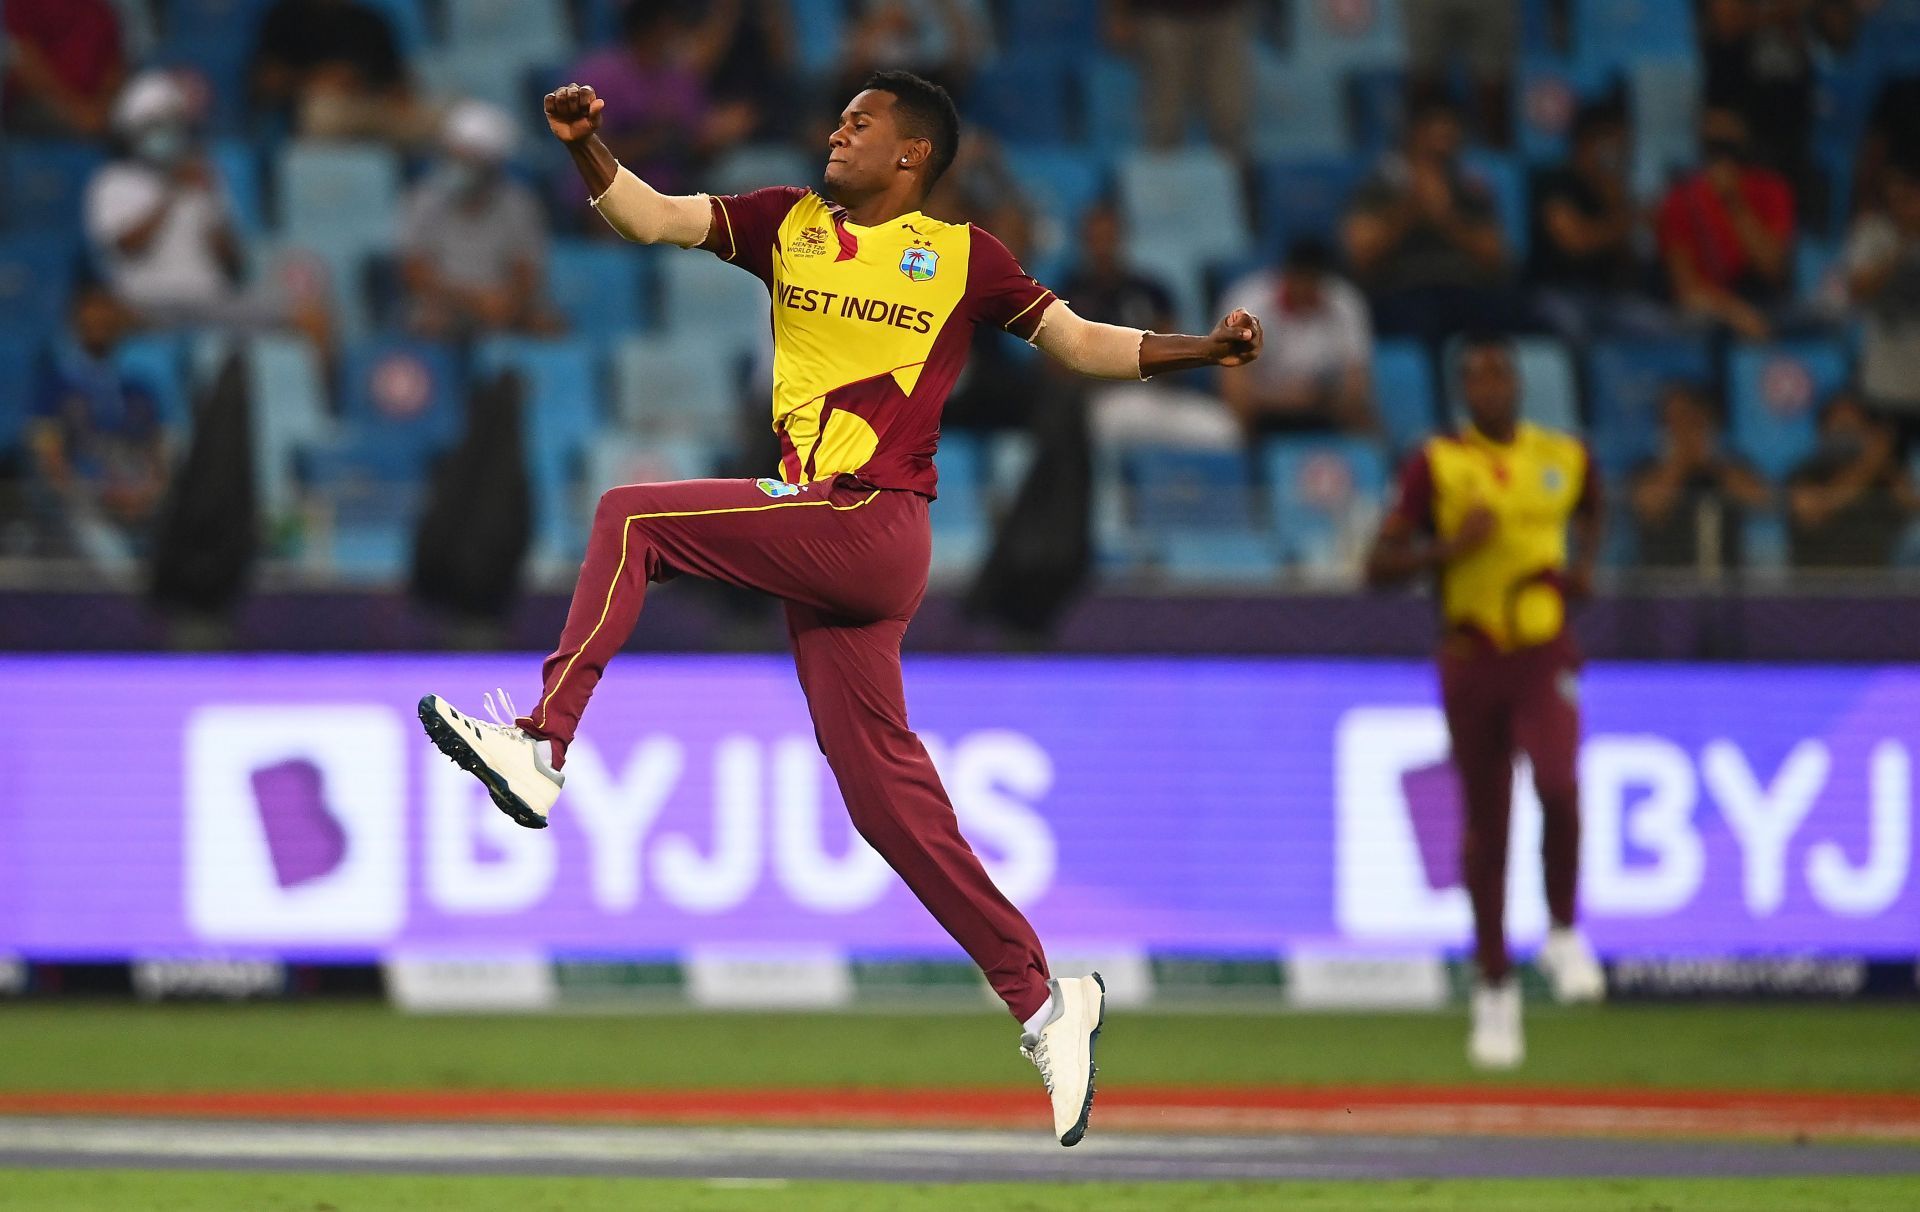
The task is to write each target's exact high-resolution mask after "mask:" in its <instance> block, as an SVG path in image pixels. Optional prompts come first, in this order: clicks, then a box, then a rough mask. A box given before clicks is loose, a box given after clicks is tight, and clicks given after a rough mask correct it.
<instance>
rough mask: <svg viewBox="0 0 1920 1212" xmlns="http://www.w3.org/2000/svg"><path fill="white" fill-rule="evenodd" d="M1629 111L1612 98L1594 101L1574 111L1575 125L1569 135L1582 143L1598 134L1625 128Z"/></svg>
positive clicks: (1574, 140)
mask: <svg viewBox="0 0 1920 1212" xmlns="http://www.w3.org/2000/svg"><path fill="white" fill-rule="evenodd" d="M1626 127H1627V111H1626V109H1625V107H1623V106H1622V105H1621V104H1620V103H1619V102H1617V101H1613V100H1611V99H1609V100H1606V101H1592V102H1588V103H1587V104H1585V105H1582V106H1581V107H1580V108H1579V109H1577V110H1575V111H1574V115H1573V127H1572V129H1571V130H1569V131H1568V132H1567V133H1568V136H1569V137H1570V138H1571V139H1572V140H1573V142H1575V143H1581V142H1584V141H1586V140H1587V139H1590V138H1592V137H1593V136H1595V135H1597V134H1602V133H1605V132H1610V131H1616V130H1625V129H1626Z"/></svg>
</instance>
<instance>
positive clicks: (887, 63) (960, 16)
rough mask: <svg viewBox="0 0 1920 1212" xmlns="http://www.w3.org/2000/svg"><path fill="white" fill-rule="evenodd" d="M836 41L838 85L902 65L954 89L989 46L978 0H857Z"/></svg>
mask: <svg viewBox="0 0 1920 1212" xmlns="http://www.w3.org/2000/svg"><path fill="white" fill-rule="evenodd" d="M850 7H851V8H852V9H853V10H854V11H853V18H852V20H851V21H850V22H849V23H848V28H847V32H846V35H845V37H844V38H843V40H842V43H843V45H844V46H845V47H846V51H845V53H844V56H843V58H842V61H841V64H840V71H841V77H842V86H841V89H840V90H839V91H842V92H844V91H846V89H847V88H848V87H851V86H854V85H857V83H858V82H859V81H860V80H862V79H864V78H865V77H866V76H867V74H868V73H869V72H872V71H876V70H881V69H894V68H903V69H905V70H907V71H910V72H917V73H918V74H920V75H923V76H930V77H932V78H934V79H936V80H942V81H944V82H945V83H946V84H947V86H948V87H949V88H950V89H952V90H953V91H954V92H955V93H956V94H958V93H961V92H963V91H964V89H963V87H962V86H964V84H965V82H966V80H967V78H968V77H969V76H970V75H971V74H972V72H973V69H974V68H975V67H977V66H978V65H979V63H980V60H981V59H982V58H983V57H985V56H986V55H987V54H989V53H991V51H992V50H993V23H992V20H991V18H990V17H989V16H988V13H987V9H986V6H985V4H984V3H982V0H859V2H858V3H855V4H854V5H852V6H850Z"/></svg>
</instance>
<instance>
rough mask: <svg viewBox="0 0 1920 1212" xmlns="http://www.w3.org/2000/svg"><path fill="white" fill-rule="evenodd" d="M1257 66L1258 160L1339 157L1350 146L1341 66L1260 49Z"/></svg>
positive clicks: (1254, 141)
mask: <svg viewBox="0 0 1920 1212" xmlns="http://www.w3.org/2000/svg"><path fill="white" fill-rule="evenodd" d="M1296 7H1298V6H1296ZM1253 67H1254V77H1253V93H1254V102H1253V104H1254V113H1255V114H1257V115H1258V117H1257V118H1256V120H1255V121H1254V122H1253V127H1252V130H1251V131H1250V133H1249V137H1250V146H1251V149H1252V152H1253V155H1254V157H1255V158H1256V159H1260V160H1276V159H1283V158H1288V157H1293V158H1299V157H1305V156H1334V155H1339V154H1340V153H1342V152H1344V151H1346V150H1347V149H1348V145H1349V140H1348V138H1347V104H1346V95H1345V92H1344V87H1343V77H1342V76H1341V75H1340V71H1339V69H1338V68H1335V67H1331V66H1329V65H1327V64H1323V63H1320V62H1318V61H1316V60H1304V61H1303V60H1299V59H1295V60H1292V61H1286V60H1282V59H1280V58H1279V57H1278V56H1275V55H1272V54H1270V53H1267V52H1265V51H1263V50H1258V49H1256V52H1255V55H1254V63H1253Z"/></svg>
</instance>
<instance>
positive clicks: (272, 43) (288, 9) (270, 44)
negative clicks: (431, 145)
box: [253, 0, 435, 146]
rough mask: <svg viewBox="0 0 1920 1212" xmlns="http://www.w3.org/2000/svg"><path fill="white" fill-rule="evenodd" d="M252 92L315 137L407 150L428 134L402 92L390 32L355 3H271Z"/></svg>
mask: <svg viewBox="0 0 1920 1212" xmlns="http://www.w3.org/2000/svg"><path fill="white" fill-rule="evenodd" d="M253 93H254V99H255V102H256V104H258V105H259V106H261V107H262V108H264V109H266V110H268V111H269V112H277V113H282V114H285V115H288V116H289V117H291V118H292V119H293V120H294V124H295V128H296V129H297V130H299V131H300V133H302V134H306V135H312V136H314V137H316V138H323V139H384V140H386V141H388V142H391V143H394V144H397V145H400V146H413V145H416V144H422V143H427V142H430V141H431V140H432V137H433V132H434V129H435V119H434V115H433V113H432V111H431V109H429V108H428V107H426V106H424V105H422V104H421V103H420V102H419V100H418V99H417V98H415V97H414V95H413V93H412V91H411V89H410V88H409V87H408V82H407V71H406V64H405V62H404V60H403V59H402V58H401V55H400V46H399V42H398V40H397V39H396V38H395V37H394V32H393V26H392V25H391V24H390V23H389V22H388V20H387V18H386V16H385V15H384V14H382V13H381V12H380V11H379V10H378V9H376V8H374V7H373V6H371V5H367V4H362V3H359V2H358V0H277V2H276V3H275V4H274V6H273V7H272V8H270V9H268V10H267V14H266V16H265V17H264V18H263V19H262V21H261V24H260V36H259V40H258V41H257V42H256V43H255V46H254V55H253Z"/></svg>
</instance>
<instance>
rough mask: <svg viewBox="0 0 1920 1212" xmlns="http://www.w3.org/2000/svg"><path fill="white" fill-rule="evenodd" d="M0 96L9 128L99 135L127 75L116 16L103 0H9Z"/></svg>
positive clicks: (0, 10) (4, 10)
mask: <svg viewBox="0 0 1920 1212" xmlns="http://www.w3.org/2000/svg"><path fill="white" fill-rule="evenodd" d="M0 23H3V24H4V28H5V31H6V48H5V49H6V53H5V55H4V56H0V58H3V59H4V62H5V63H6V83H5V93H4V98H3V103H4V106H5V123H4V125H5V127H6V130H7V132H8V133H9V134H14V135H42V136H66V137H69V138H81V139H96V138H100V137H101V136H103V135H105V134H106V133H107V127H108V119H109V118H110V117H111V115H112V112H113V98H114V96H115V94H117V93H118V92H119V91H120V85H121V84H122V83H123V82H124V81H125V80H126V75H127V64H126V55H125V52H124V49H123V47H122V45H121V37H120V18H119V16H118V15H117V14H116V13H115V12H114V8H113V5H112V4H109V3H108V2H107V0H8V2H7V3H6V4H5V5H4V6H0Z"/></svg>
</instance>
